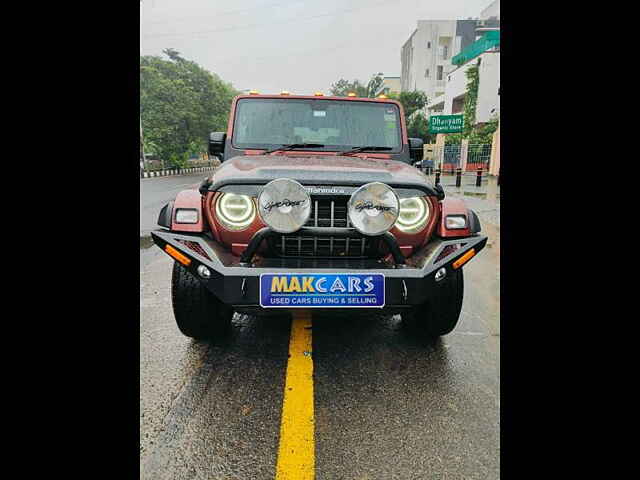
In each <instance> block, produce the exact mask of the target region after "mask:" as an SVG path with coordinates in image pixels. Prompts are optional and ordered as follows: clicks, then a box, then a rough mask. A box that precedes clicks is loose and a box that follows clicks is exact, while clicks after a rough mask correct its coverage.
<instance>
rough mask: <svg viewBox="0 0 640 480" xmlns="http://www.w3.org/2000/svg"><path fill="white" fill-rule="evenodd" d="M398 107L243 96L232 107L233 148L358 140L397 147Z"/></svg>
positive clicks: (340, 145)
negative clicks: (234, 108)
mask: <svg viewBox="0 0 640 480" xmlns="http://www.w3.org/2000/svg"><path fill="white" fill-rule="evenodd" d="M400 138H401V137H400V112H399V111H398V107H397V106H396V105H394V104H390V103H376V102H357V101H340V100H319V99H318V100H316V99H279V98H255V99H253V98H251V99H249V98H244V99H240V100H239V101H238V104H237V108H236V115H235V119H234V128H233V146H234V147H235V148H256V149H272V148H277V147H279V146H281V145H286V144H292V143H319V144H322V145H324V147H322V148H317V149H316V148H313V149H310V150H317V151H339V150H348V149H350V148H353V147H359V146H363V145H370V146H378V147H390V148H391V150H388V152H399V151H400V150H401V148H402V145H401V140H400Z"/></svg>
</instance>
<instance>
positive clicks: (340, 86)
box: [329, 73, 384, 98]
mask: <svg viewBox="0 0 640 480" xmlns="http://www.w3.org/2000/svg"><path fill="white" fill-rule="evenodd" d="M383 82H384V77H383V76H382V74H380V73H376V74H374V75H373V76H372V77H371V79H370V80H369V82H367V84H366V85H364V84H362V83H361V82H360V80H353V81H351V82H350V81H349V80H345V79H344V78H341V79H340V80H338V81H337V82H336V83H333V84H331V89H330V90H329V92H330V93H331V95H333V96H335V97H346V96H347V94H348V93H351V92H353V93H355V94H356V97H363V98H374V97H375V96H376V92H377V91H378V89H379V88H380V87H381V86H382V83H383Z"/></svg>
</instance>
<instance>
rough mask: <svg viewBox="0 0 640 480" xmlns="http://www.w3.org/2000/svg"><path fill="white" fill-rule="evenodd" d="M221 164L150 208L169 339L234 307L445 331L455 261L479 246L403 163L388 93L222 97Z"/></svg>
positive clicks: (465, 216) (216, 327)
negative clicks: (226, 112)
mask: <svg viewBox="0 0 640 480" xmlns="http://www.w3.org/2000/svg"><path fill="white" fill-rule="evenodd" d="M209 153H210V154H211V155H215V156H217V157H218V158H220V159H221V160H222V163H221V165H220V167H219V168H217V169H216V170H215V171H214V173H213V175H211V176H210V177H208V178H205V179H204V181H203V182H202V184H201V185H200V187H199V188H198V189H192V190H184V191H182V192H180V193H179V194H178V195H177V196H176V198H175V200H173V201H171V202H169V203H168V204H167V205H165V206H164V207H163V208H162V210H161V211H160V215H159V219H158V224H159V225H160V226H161V227H163V228H160V229H157V230H155V231H154V232H153V233H152V237H153V240H154V242H155V244H156V245H157V246H158V247H160V248H161V249H162V250H163V251H164V252H166V253H167V254H168V255H170V256H171V257H172V258H173V259H174V260H175V262H174V266H173V277H172V301H173V310H174V314H175V318H176V321H177V325H178V328H179V329H180V331H181V332H182V333H183V334H185V335H187V336H189V337H194V338H211V337H216V336H219V335H222V334H224V333H225V331H227V330H228V328H229V326H230V324H231V319H232V316H233V313H234V312H240V313H248V314H252V315H269V314H283V313H287V314H288V313H290V311H291V310H292V309H297V308H307V309H318V310H324V311H327V310H330V309H358V310H360V311H364V312H372V311H378V312H379V311H383V312H385V313H389V314H400V315H401V318H402V320H403V322H405V323H406V324H407V325H408V326H410V327H411V328H413V329H414V331H415V332H417V333H420V334H424V335H427V336H439V335H444V334H447V333H449V332H451V331H452V330H453V328H454V327H455V325H456V323H457V321H458V317H459V315H460V310H461V308H462V298H463V268H462V267H463V265H465V264H466V262H468V261H469V260H470V259H472V258H473V257H474V256H475V255H476V254H477V253H478V252H480V250H482V249H483V248H484V246H485V244H486V242H487V237H486V236H482V235H480V234H479V232H480V222H479V220H478V217H477V215H476V214H475V213H474V212H473V211H472V210H470V209H468V208H467V207H466V206H465V204H464V202H463V201H462V200H461V199H458V198H451V197H447V198H445V194H444V191H443V189H442V187H441V186H440V185H434V184H433V183H432V182H431V181H430V180H429V177H427V176H426V175H424V174H423V173H422V172H421V171H420V170H418V169H416V168H414V167H413V166H411V163H412V162H415V161H416V160H419V159H421V158H422V155H423V145H422V140H420V139H414V138H408V137H407V128H406V123H405V118H404V113H403V110H402V106H401V105H400V104H399V103H398V102H396V101H394V100H391V99H387V98H356V97H354V96H348V97H329V96H323V95H321V94H316V95H313V96H302V95H290V94H288V93H287V92H282V94H280V95H259V94H257V93H254V92H252V93H251V94H249V95H240V96H238V97H236V98H235V99H234V100H233V103H232V106H231V112H230V118H229V123H228V128H227V131H226V132H214V133H211V135H210V139H209Z"/></svg>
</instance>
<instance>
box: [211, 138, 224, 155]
mask: <svg viewBox="0 0 640 480" xmlns="http://www.w3.org/2000/svg"><path fill="white" fill-rule="evenodd" d="M226 139H227V134H226V133H225V132H211V133H210V134H209V154H211V155H216V156H217V155H222V153H223V152H224V142H225V140H226Z"/></svg>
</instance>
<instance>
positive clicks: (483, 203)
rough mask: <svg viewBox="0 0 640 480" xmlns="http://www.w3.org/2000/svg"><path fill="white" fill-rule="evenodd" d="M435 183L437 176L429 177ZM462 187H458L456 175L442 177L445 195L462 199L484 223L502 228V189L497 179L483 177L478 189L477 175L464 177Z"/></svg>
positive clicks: (441, 182)
mask: <svg viewBox="0 0 640 480" xmlns="http://www.w3.org/2000/svg"><path fill="white" fill-rule="evenodd" d="M429 177H430V179H431V180H432V181H435V175H430V176H429ZM461 180H462V181H461V186H460V187H459V188H458V187H456V177H455V175H442V176H440V184H441V185H442V188H444V191H445V194H447V195H451V196H454V197H459V198H462V199H463V200H464V201H465V202H466V204H467V205H468V206H469V208H471V209H472V210H473V211H475V212H476V213H477V214H478V217H480V221H481V222H482V223H484V222H488V223H491V224H493V225H494V226H496V227H498V228H500V187H499V186H498V185H497V178H496V177H492V176H483V177H482V185H481V186H480V187H476V175H475V174H473V175H469V174H467V175H463V176H462V179H461Z"/></svg>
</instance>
